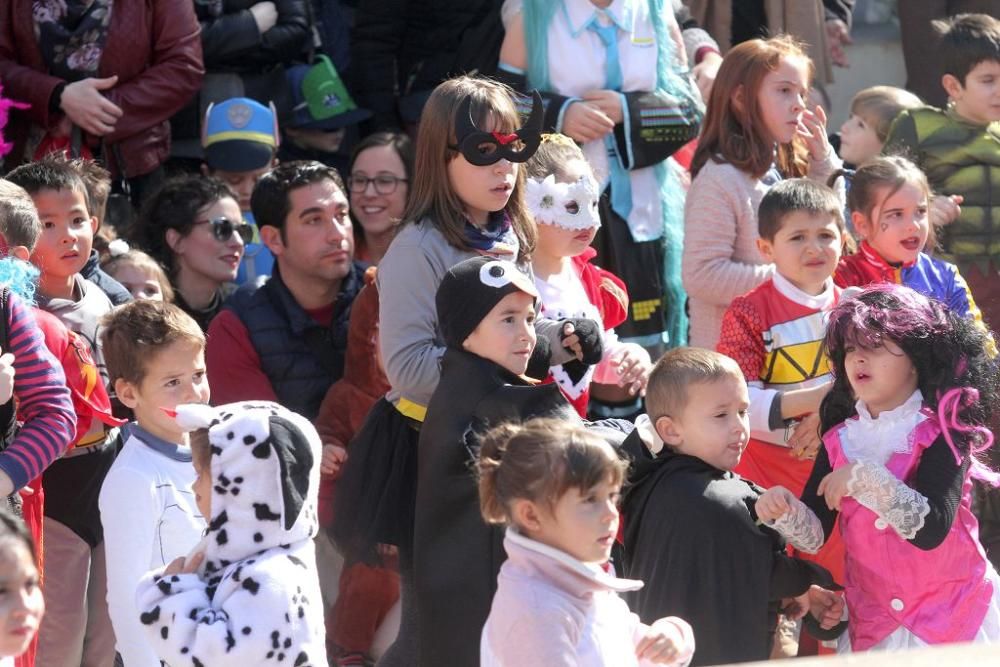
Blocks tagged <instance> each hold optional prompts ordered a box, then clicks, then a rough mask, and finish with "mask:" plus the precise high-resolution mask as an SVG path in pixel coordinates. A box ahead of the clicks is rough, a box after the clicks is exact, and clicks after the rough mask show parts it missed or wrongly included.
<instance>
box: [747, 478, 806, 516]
mask: <svg viewBox="0 0 1000 667" xmlns="http://www.w3.org/2000/svg"><path fill="white" fill-rule="evenodd" d="M797 500H798V498H796V497H795V494H793V493H792V492H791V491H789V490H788V489H786V488H785V487H783V486H772V487H771V488H770V489H768V490H767V491H765V492H764V493H762V494H760V497H759V498H757V503H756V504H755V505H754V509H755V510H756V511H757V518H758V519H760V520H761V521H763V522H764V523H772V522H774V521H777V520H778V519H780V518H781V517H783V516H785V513H786V512H788V510H790V509H791V508H792V503H794V502H796V501H797Z"/></svg>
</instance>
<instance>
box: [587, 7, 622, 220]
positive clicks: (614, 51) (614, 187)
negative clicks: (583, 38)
mask: <svg viewBox="0 0 1000 667" xmlns="http://www.w3.org/2000/svg"><path fill="white" fill-rule="evenodd" d="M598 17H599V14H595V15H594V18H593V20H591V22H590V25H588V26H587V29H588V30H590V31H592V32H593V33H595V34H596V35H597V36H598V37H599V38H600V40H601V43H603V44H604V54H605V60H604V87H605V88H606V89H608V90H621V87H622V83H623V81H622V64H621V59H620V58H619V54H618V26H617V25H615V24H614V23H611V24H609V25H601V24H600V22H599V21H598ZM604 146H605V149H606V150H607V152H608V167H609V170H610V174H609V177H610V179H611V208H612V209H613V210H614V212H615V213H617V214H618V215H619V216H621V218H622V219H623V220H626V221H627V220H628V216H629V214H630V213H631V212H632V182H631V179H630V178H629V175H628V172H627V171H625V169H624V168H622V165H621V161H620V160H619V158H618V146H617V145H616V143H615V136H614V133H611V134H607V135H605V137H604Z"/></svg>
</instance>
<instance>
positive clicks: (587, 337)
mask: <svg viewBox="0 0 1000 667" xmlns="http://www.w3.org/2000/svg"><path fill="white" fill-rule="evenodd" d="M601 333H602V329H601V327H600V325H599V324H598V323H597V322H595V321H594V320H590V319H586V318H579V319H573V320H567V321H566V322H564V323H563V325H562V332H561V335H560V339H561V340H562V346H563V347H565V348H567V349H568V350H570V351H571V352H572V353H573V356H575V357H576V358H577V360H579V361H581V362H583V363H585V364H587V365H588V366H593V365H594V364H596V363H599V362H600V361H601V357H602V356H603V354H604V345H603V343H602V341H601Z"/></svg>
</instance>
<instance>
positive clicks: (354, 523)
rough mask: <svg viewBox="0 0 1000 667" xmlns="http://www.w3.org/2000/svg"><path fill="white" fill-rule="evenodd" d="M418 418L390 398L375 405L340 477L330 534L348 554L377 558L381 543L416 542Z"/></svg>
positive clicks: (407, 547) (406, 546)
mask: <svg viewBox="0 0 1000 667" xmlns="http://www.w3.org/2000/svg"><path fill="white" fill-rule="evenodd" d="M419 437H420V431H419V424H418V422H415V421H413V420H411V419H409V418H407V417H404V416H403V415H402V414H400V412H399V411H398V410H396V408H395V407H393V405H392V403H390V402H389V401H387V400H386V399H384V398H382V399H380V400H379V401H378V402H377V403H375V405H373V406H372V409H371V411H370V412H369V413H368V416H367V417H366V418H365V422H364V424H362V426H361V430H359V431H358V434H357V435H356V436H354V439H353V440H352V441H351V444H350V448H349V451H350V456H348V458H347V462H346V463H345V464H344V468H343V470H342V471H341V475H340V477H339V479H338V480H337V488H336V492H335V493H336V495H335V497H334V507H336V513H335V514H334V517H333V522H332V524H331V526H330V528H329V531H330V536H331V537H332V538H333V541H334V542H335V543H336V545H337V548H339V549H340V550H341V552H342V553H343V554H344V557H345V558H347V559H348V560H356V561H361V562H365V563H370V564H378V563H379V562H380V558H379V556H378V545H380V544H390V545H394V546H396V547H399V549H400V551H401V552H410V551H411V550H412V545H413V518H414V505H415V503H416V495H417V440H418V439H419Z"/></svg>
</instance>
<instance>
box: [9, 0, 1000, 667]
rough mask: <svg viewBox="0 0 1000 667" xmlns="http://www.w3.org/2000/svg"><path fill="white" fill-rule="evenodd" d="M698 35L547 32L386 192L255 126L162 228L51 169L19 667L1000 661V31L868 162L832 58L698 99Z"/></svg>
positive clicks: (379, 164) (402, 153) (946, 44)
mask: <svg viewBox="0 0 1000 667" xmlns="http://www.w3.org/2000/svg"><path fill="white" fill-rule="evenodd" d="M260 4H270V3H260ZM664 4H665V3H664V1H663V0H649V2H640V1H639V0H615V1H614V2H610V3H609V2H607V1H604V0H563V2H560V3H551V2H541V1H540V0H523V1H518V0H508V2H507V3H505V9H504V13H503V20H504V24H505V26H506V37H505V38H504V41H503V45H502V47H501V49H500V66H499V71H498V73H497V78H496V79H493V78H486V77H481V76H458V77H455V78H451V79H449V80H447V81H444V82H443V83H441V84H440V85H438V86H437V87H436V88H435V89H434V90H433V92H432V93H430V95H429V97H428V98H427V99H426V104H425V105H424V107H423V113H422V116H421V121H420V124H419V130H418V132H417V134H416V140H415V141H412V142H411V140H410V139H409V138H408V137H406V136H404V135H401V134H394V133H386V132H382V133H375V134H372V135H370V136H368V137H367V138H365V139H363V140H361V141H360V142H359V143H358V144H357V146H356V149H355V151H354V153H353V155H352V156H351V158H350V160H349V161H348V162H347V163H346V164H347V168H348V171H347V173H345V174H344V178H342V177H341V175H340V174H339V173H338V171H337V170H336V169H334V168H332V167H329V166H326V165H323V164H320V163H317V162H309V161H286V160H282V161H281V162H279V155H280V154H279V144H280V141H279V136H280V135H279V132H278V128H277V120H276V118H277V117H276V114H275V110H274V108H273V107H268V106H266V105H263V104H260V103H258V102H255V101H254V100H252V99H244V98H233V99H229V100H225V101H222V102H220V103H218V104H212V105H209V106H208V108H207V110H206V114H205V118H204V121H205V127H204V131H203V133H202V139H201V143H202V146H203V148H204V157H205V163H204V165H202V172H201V173H200V174H188V175H185V176H180V177H176V178H171V179H168V180H166V181H165V182H164V183H163V184H162V185H161V186H160V187H157V188H156V189H155V190H154V191H152V192H150V193H148V195H147V196H146V197H145V202H144V204H143V206H142V207H141V208H140V209H139V210H138V211H137V212H135V219H134V221H133V223H132V225H131V226H130V227H129V228H127V229H126V228H121V229H115V228H113V227H111V226H109V225H104V226H103V227H102V223H103V222H104V219H105V216H106V212H107V210H108V204H109V198H110V197H111V196H113V195H112V194H111V174H109V172H107V171H105V170H104V169H103V168H102V167H101V166H100V165H99V164H98V163H97V162H95V161H93V160H90V159H84V158H70V157H67V156H65V155H58V154H53V155H46V156H39V157H38V159H36V160H34V161H32V162H28V163H25V164H22V165H20V166H18V167H16V168H14V169H11V170H9V172H7V173H6V174H5V175H4V177H3V178H2V179H0V255H2V257H0V284H2V285H3V288H2V289H0V311H2V317H0V498H3V499H4V502H3V503H0V626H2V628H0V665H3V666H4V667H7V665H8V664H17V665H18V667H33V666H34V665H38V666H39V667H76V666H78V665H86V666H87V667H110V666H111V665H123V666H124V667H156V666H157V665H160V664H169V665H174V666H179V665H188V664H190V665H194V666H199V665H205V666H206V667H207V666H209V665H212V666H218V667H226V666H228V665H233V666H235V665H244V664H246V665H251V664H252V665H258V664H271V663H274V664H290V665H295V667H306V666H311V667H321V666H322V667H325V666H326V665H345V666H350V665H371V664H374V663H375V660H376V658H377V660H378V664H379V665H383V666H385V667H396V666H402V665H441V664H447V665H460V666H474V665H483V666H484V667H486V666H497V667H499V666H504V665H506V666H515V665H516V666H518V667H522V666H528V667H531V666H534V665H538V666H541V665H545V666H549V665H565V666H567V667H569V666H578V665H584V666H588V667H589V666H594V667H596V666H599V665H653V664H660V665H672V666H676V667H687V665H695V666H698V665H714V664H722V663H731V662H743V661H751V660H764V659H768V658H769V657H777V656H792V655H796V654H798V655H812V654H816V653H817V652H819V653H823V652H830V651H832V650H837V651H839V652H852V651H853V652H858V651H868V650H876V649H878V650H900V649H906V648H917V647H923V646H927V645H932V644H942V643H951V642H961V641H979V642H991V643H992V642H1000V577H998V575H997V570H996V569H995V561H997V560H1000V550H994V548H993V547H994V546H996V545H997V544H1000V511H998V510H997V506H998V505H1000V503H998V502H997V501H996V496H995V495H993V494H994V491H993V489H994V488H996V487H1000V472H998V471H997V470H996V469H995V465H996V461H998V460H1000V457H998V456H997V455H996V454H995V452H994V441H995V433H996V432H997V431H996V430H997V428H998V427H1000V417H998V415H997V411H996V409H995V404H996V402H997V401H998V400H1000V366H998V363H997V358H998V350H997V346H996V342H995V339H994V335H993V333H992V331H991V328H992V327H994V326H1000V291H998V289H997V284H998V282H997V281H998V278H1000V276H998V271H1000V257H998V256H997V248H998V247H1000V245H998V242H997V240H996V237H997V231H996V229H997V226H998V224H1000V222H998V219H997V211H998V210H1000V201H995V199H996V197H997V195H996V194H995V193H996V192H1000V188H995V187H992V186H993V185H995V183H996V182H997V179H998V175H1000V20H998V19H997V18H995V17H990V16H987V15H979V14H968V15H959V16H957V17H952V18H949V19H948V20H946V21H942V22H940V23H939V24H938V25H937V29H938V30H939V31H940V32H941V34H942V39H941V54H942V60H943V62H944V66H945V71H946V74H945V75H944V78H943V80H942V86H943V88H944V90H945V91H946V92H947V94H948V97H949V100H950V102H949V106H948V108H947V109H936V108H932V107H928V106H925V105H924V104H923V103H922V102H921V101H920V99H919V98H917V97H916V96H914V95H913V94H911V93H908V92H907V91H904V90H901V89H897V88H893V87H889V86H875V87H873V88H868V89H865V90H862V91H860V92H858V93H857V95H856V96H855V97H854V99H853V101H852V103H851V109H850V116H849V118H848V120H847V121H846V122H845V123H844V124H843V126H842V127H841V128H840V132H839V135H828V128H827V125H826V119H827V115H826V112H825V110H824V109H823V107H822V106H813V105H811V104H810V103H809V102H808V99H809V97H810V90H811V89H812V86H813V83H814V82H813V75H814V72H813V69H814V65H813V62H812V61H811V60H810V58H809V57H808V56H807V47H806V45H804V44H802V43H801V42H799V41H798V40H797V39H796V38H795V37H794V36H789V35H779V36H774V37H770V38H761V39H749V40H746V41H743V42H742V43H740V44H737V45H736V46H734V47H732V48H731V49H729V50H728V52H727V53H726V54H725V55H724V58H722V61H721V65H720V66H719V67H718V71H717V73H716V74H715V76H714V83H712V82H711V81H709V82H708V83H707V84H706V82H705V81H704V80H700V81H698V82H697V85H696V82H695V80H694V78H693V76H692V75H691V73H690V72H689V71H688V69H687V58H686V56H685V50H684V43H683V40H682V39H681V36H680V30H679V26H678V25H677V24H676V22H675V20H674V18H673V14H672V13H671V12H670V11H668V10H666V9H665V7H664ZM560 7H561V9H560ZM498 20H499V19H498ZM726 41H728V38H727V40H726ZM699 53H700V51H699ZM687 55H688V56H691V59H692V60H698V59H697V58H695V57H694V56H693V55H692V54H690V53H688V54H687ZM297 76H298V78H300V79H301V78H302V77H306V78H308V77H310V76H314V74H313V73H312V70H309V68H305V69H303V70H302V71H301V72H299V73H298V75H297ZM501 81H502V82H501ZM307 83H308V82H302V81H299V82H298V83H297V84H296V85H297V86H299V87H302V86H307ZM307 87H308V86H307ZM699 91H700V92H699ZM709 91H710V92H709ZM701 93H707V95H706V98H707V99H705V100H702V99H701ZM328 94H332V93H328ZM300 97H301V95H300ZM300 101H301V102H302V104H300V105H299V107H297V109H298V110H299V111H300V112H302V113H301V114H300V115H303V117H304V114H305V112H304V109H305V108H306V107H308V105H309V104H310V102H309V100H306V99H304V98H303V100H300ZM7 106H9V105H6V104H4V103H3V100H0V129H2V127H3V123H4V120H5V118H4V115H5V114H6V113H7ZM310 113H311V112H310ZM317 122H319V123H321V124H322V122H321V121H316V120H315V119H313V120H309V119H305V120H303V122H302V123H300V124H299V125H298V126H297V127H298V128H299V130H301V133H300V134H299V135H296V136H299V137H300V140H301V141H305V142H307V143H308V141H307V139H308V134H307V133H308V131H309V130H310V128H313V129H315V127H320V126H319V125H316V123H317ZM314 126H315V127H314ZM303 137H305V138H303ZM321 138H322V137H320V139H321ZM0 139H2V137H0ZM314 139H315V137H314ZM320 139H316V141H319V140H320ZM305 145H306V144H302V145H300V146H299V150H300V152H301V151H304V150H306V148H305V147H304V146H305ZM4 147H5V144H4V143H3V141H2V140H0V152H2V150H3V149H4ZM838 152H839V155H838ZM119 233H120V234H121V235H122V236H124V237H127V241H128V242H126V241H125V240H124V239H117V238H115V236H117V235H118V234H119ZM129 244H131V245H132V247H130V245H129ZM689 316H690V321H689V320H688V317H689ZM688 343H690V345H691V347H689V346H688ZM210 383H211V386H212V387H214V389H215V391H214V392H213V391H211V390H210ZM984 544H985V547H984ZM36 635H37V636H36ZM384 635H388V637H389V639H388V641H386V640H385V637H384ZM833 647H836V648H835V649H834V648H833ZM15 658H16V662H15Z"/></svg>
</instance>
